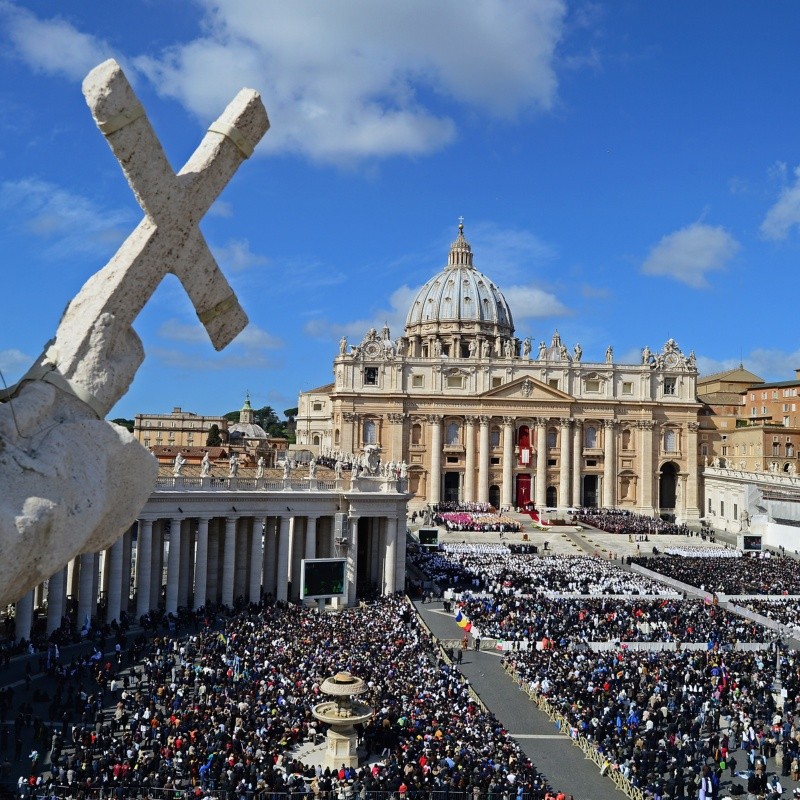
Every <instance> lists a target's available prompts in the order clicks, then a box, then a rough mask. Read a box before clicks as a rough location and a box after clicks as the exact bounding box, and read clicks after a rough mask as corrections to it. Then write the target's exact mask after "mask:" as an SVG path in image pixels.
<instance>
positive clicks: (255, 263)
mask: <svg viewBox="0 0 800 800" xmlns="http://www.w3.org/2000/svg"><path fill="white" fill-rule="evenodd" d="M212 250H213V252H214V255H215V256H216V258H217V261H218V262H219V264H220V266H221V267H222V270H223V272H228V271H229V270H230V271H231V272H244V271H245V270H248V269H250V268H251V267H263V266H264V265H265V264H267V263H268V262H269V259H268V258H267V257H266V256H262V255H258V253H254V252H253V251H252V250H251V249H250V242H249V241H248V240H247V239H230V240H229V241H228V243H227V244H226V245H224V246H222V247H212Z"/></svg>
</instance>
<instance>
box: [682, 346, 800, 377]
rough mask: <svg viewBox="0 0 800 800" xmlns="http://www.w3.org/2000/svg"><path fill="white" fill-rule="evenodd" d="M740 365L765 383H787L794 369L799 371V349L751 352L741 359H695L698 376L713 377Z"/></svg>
mask: <svg viewBox="0 0 800 800" xmlns="http://www.w3.org/2000/svg"><path fill="white" fill-rule="evenodd" d="M740 363H743V364H744V368H745V369H747V370H750V372H753V373H755V374H756V375H758V376H760V377H761V378H764V380H767V381H788V380H792V379H793V378H794V371H795V369H800V349H797V350H793V351H791V352H787V351H785V350H774V349H768V348H756V349H755V350H751V351H750V352H749V353H748V354H747V355H745V356H744V358H743V359H741V362H740V359H738V358H726V359H715V358H710V357H707V356H702V355H700V356H698V357H697V368H698V370H699V371H700V375H713V374H714V373H716V372H724V371H725V370H729V369H736V368H737V367H738V366H739V364H740Z"/></svg>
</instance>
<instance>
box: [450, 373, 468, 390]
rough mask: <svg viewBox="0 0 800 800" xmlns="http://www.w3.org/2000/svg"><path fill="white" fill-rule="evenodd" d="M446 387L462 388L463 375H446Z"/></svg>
mask: <svg viewBox="0 0 800 800" xmlns="http://www.w3.org/2000/svg"><path fill="white" fill-rule="evenodd" d="M447 388H448V389H463V388H464V376H463V375H448V376H447Z"/></svg>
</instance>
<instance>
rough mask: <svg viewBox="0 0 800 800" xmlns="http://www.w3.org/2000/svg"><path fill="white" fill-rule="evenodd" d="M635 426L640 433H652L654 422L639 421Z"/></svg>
mask: <svg viewBox="0 0 800 800" xmlns="http://www.w3.org/2000/svg"><path fill="white" fill-rule="evenodd" d="M636 426H637V427H638V428H639V430H641V431H652V430H653V428H655V426H656V422H655V420H653V419H641V420H639V422H637V423H636Z"/></svg>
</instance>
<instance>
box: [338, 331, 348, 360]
mask: <svg viewBox="0 0 800 800" xmlns="http://www.w3.org/2000/svg"><path fill="white" fill-rule="evenodd" d="M345 352H347V337H346V336H342V338H341V339H339V355H340V356H343V355H344V354H345Z"/></svg>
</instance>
